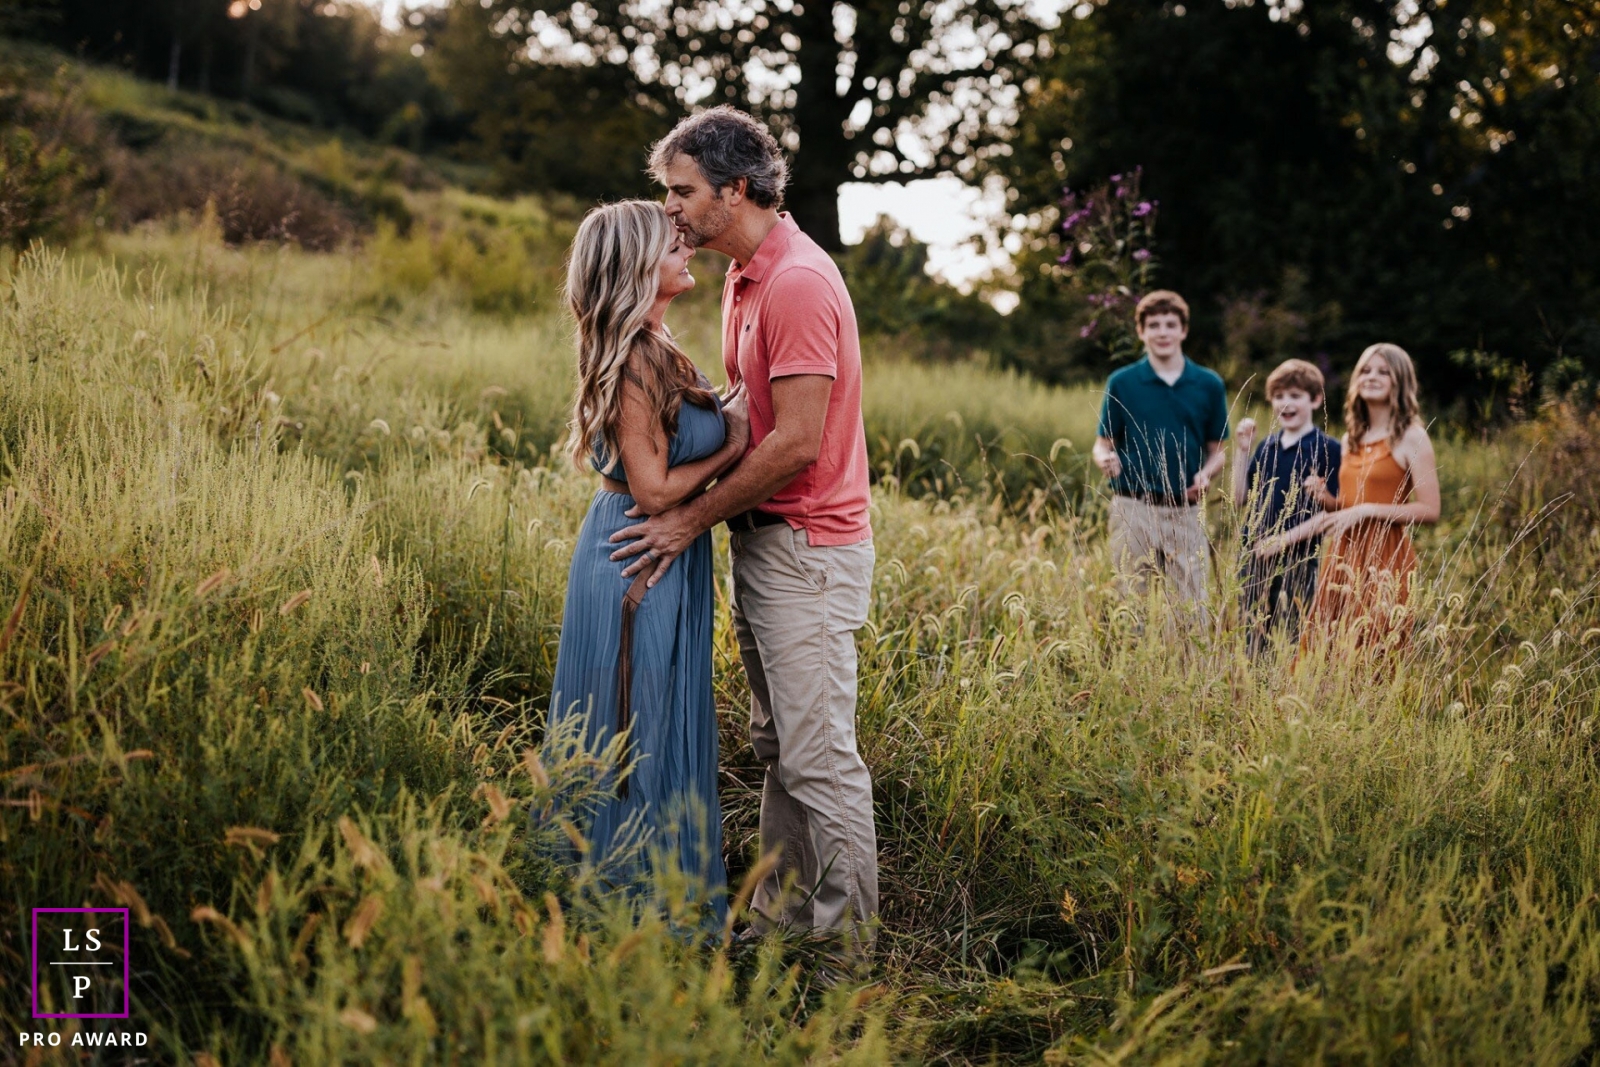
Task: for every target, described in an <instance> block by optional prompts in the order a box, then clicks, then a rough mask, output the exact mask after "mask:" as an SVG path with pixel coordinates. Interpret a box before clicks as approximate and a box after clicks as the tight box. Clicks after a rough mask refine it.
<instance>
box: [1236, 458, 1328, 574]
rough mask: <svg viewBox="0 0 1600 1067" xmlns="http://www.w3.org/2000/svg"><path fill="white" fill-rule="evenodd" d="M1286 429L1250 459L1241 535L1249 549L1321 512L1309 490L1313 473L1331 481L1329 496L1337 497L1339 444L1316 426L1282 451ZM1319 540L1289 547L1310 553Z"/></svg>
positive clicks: (1312, 539)
mask: <svg viewBox="0 0 1600 1067" xmlns="http://www.w3.org/2000/svg"><path fill="white" fill-rule="evenodd" d="M1282 440H1283V431H1282V430H1278V431H1277V432H1275V433H1272V434H1269V435H1267V439H1266V440H1265V441H1263V442H1261V444H1259V445H1257V446H1256V451H1255V454H1254V455H1252V456H1251V457H1250V466H1249V468H1248V469H1247V471H1248V473H1247V476H1246V481H1245V484H1246V485H1247V486H1248V487H1249V490H1248V492H1249V495H1248V496H1247V497H1246V498H1245V520H1244V529H1243V531H1242V533H1243V537H1244V543H1245V546H1246V547H1249V546H1251V545H1253V544H1255V541H1256V538H1258V537H1260V536H1261V535H1262V534H1279V533H1283V532H1285V531H1287V530H1292V529H1293V528H1294V527H1296V526H1298V525H1300V524H1301V523H1302V522H1304V521H1306V520H1307V519H1309V518H1311V517H1312V516H1313V515H1315V514H1317V513H1318V512H1319V511H1321V510H1322V509H1321V508H1320V507H1319V506H1318V505H1317V502H1316V500H1315V499H1313V497H1312V496H1311V494H1310V493H1309V492H1308V491H1307V490H1306V479H1307V478H1309V477H1311V476H1312V475H1313V474H1315V475H1320V476H1321V477H1323V478H1326V479H1327V480H1328V492H1329V493H1330V494H1331V495H1333V496H1338V495H1339V463H1340V460H1341V458H1342V454H1341V449H1340V448H1339V442H1338V441H1335V440H1334V439H1333V438H1331V437H1329V436H1328V435H1327V434H1325V433H1323V432H1322V431H1321V430H1318V429H1316V428H1315V427H1313V428H1312V429H1310V430H1308V431H1307V432H1306V434H1305V436H1303V437H1301V438H1300V440H1298V441H1296V442H1295V443H1294V444H1292V445H1290V446H1289V447H1288V448H1284V447H1283V444H1282ZM1318 540H1319V538H1315V537H1312V538H1309V539H1307V540H1305V541H1301V542H1300V543H1299V544H1297V545H1291V546H1290V549H1291V550H1294V551H1298V552H1302V553H1307V554H1312V553H1315V552H1316V550H1317V541H1318Z"/></svg>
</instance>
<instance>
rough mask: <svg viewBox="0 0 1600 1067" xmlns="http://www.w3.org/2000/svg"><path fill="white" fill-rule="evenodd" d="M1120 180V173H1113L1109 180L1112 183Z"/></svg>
mask: <svg viewBox="0 0 1600 1067" xmlns="http://www.w3.org/2000/svg"><path fill="white" fill-rule="evenodd" d="M1121 180H1122V175H1120V174H1113V175H1112V176H1111V181H1112V182H1113V183H1116V182H1120V181H1121Z"/></svg>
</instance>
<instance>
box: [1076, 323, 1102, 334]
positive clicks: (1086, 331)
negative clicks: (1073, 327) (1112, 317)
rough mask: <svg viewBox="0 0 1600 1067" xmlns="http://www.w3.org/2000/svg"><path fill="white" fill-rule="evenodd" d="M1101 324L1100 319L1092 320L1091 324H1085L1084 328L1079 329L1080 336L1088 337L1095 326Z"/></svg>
mask: <svg viewBox="0 0 1600 1067" xmlns="http://www.w3.org/2000/svg"><path fill="white" fill-rule="evenodd" d="M1099 325H1100V320H1099V319H1094V320H1092V321H1091V322H1090V323H1089V325H1087V326H1085V327H1084V328H1083V329H1081V330H1079V331H1078V336H1079V337H1088V336H1089V335H1090V334H1092V333H1094V330H1095V327H1096V326H1099Z"/></svg>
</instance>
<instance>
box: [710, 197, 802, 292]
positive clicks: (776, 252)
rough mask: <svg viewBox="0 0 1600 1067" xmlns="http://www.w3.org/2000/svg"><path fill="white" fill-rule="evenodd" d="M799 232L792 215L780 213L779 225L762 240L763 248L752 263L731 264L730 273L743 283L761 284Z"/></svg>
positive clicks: (753, 257)
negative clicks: (769, 268)
mask: <svg viewBox="0 0 1600 1067" xmlns="http://www.w3.org/2000/svg"><path fill="white" fill-rule="evenodd" d="M799 232H800V226H799V224H798V223H796V222H795V221H794V217H793V216H792V215H790V214H789V213H788V212H787V211H780V212H778V224H777V225H776V226H774V227H773V228H772V232H770V233H768V234H767V236H766V237H765V238H763V239H762V241H761V247H760V248H758V249H756V254H755V255H753V256H751V257H750V262H749V263H746V264H745V265H744V266H742V267H741V266H739V264H737V263H730V264H728V273H729V274H735V275H738V278H739V280H740V281H742V282H759V281H760V280H761V279H762V277H763V276H765V275H766V273H767V268H768V267H771V266H772V265H773V264H774V263H776V262H777V261H778V260H779V259H780V258H781V257H782V256H783V252H784V249H786V248H788V247H789V241H790V240H791V239H792V238H793V237H794V235H795V234H797V233H799Z"/></svg>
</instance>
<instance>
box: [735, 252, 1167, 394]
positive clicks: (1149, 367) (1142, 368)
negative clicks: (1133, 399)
mask: <svg viewBox="0 0 1600 1067" xmlns="http://www.w3.org/2000/svg"><path fill="white" fill-rule="evenodd" d="M761 247H762V248H766V247H767V246H766V244H764V243H763V244H762V246H761ZM751 262H752V263H753V262H755V260H751ZM1193 363H1194V361H1193V360H1191V359H1190V358H1189V357H1188V355H1187V354H1186V355H1185V356H1184V357H1183V370H1181V371H1179V372H1178V377H1177V378H1176V379H1175V380H1174V381H1173V383H1172V385H1173V387H1174V388H1175V387H1176V386H1177V384H1178V382H1181V381H1183V380H1184V379H1185V378H1187V377H1189V368H1190V366H1192V365H1193ZM1134 366H1136V367H1138V368H1139V379H1140V380H1141V381H1145V382H1160V383H1161V384H1162V385H1166V384H1167V383H1166V381H1165V379H1163V378H1162V377H1161V375H1159V374H1157V373H1156V368H1155V365H1154V364H1152V363H1151V362H1150V353H1149V352H1146V353H1145V354H1144V357H1143V358H1142V359H1140V360H1139V362H1138V363H1136V364H1134Z"/></svg>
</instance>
